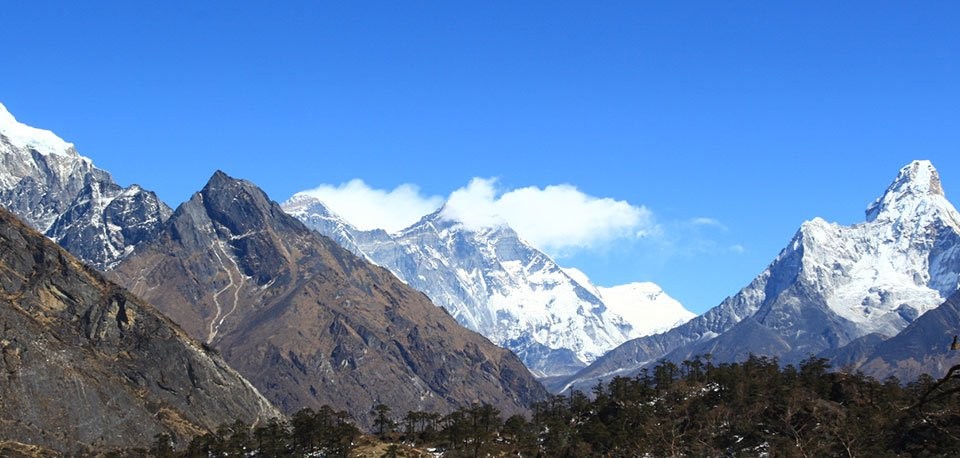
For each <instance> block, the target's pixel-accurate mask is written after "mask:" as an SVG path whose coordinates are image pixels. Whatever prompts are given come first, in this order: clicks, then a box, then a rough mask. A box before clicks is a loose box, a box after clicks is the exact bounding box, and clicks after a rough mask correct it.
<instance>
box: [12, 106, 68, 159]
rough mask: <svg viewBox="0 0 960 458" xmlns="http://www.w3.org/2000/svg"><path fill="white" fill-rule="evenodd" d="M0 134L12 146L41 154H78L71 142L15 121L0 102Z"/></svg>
mask: <svg viewBox="0 0 960 458" xmlns="http://www.w3.org/2000/svg"><path fill="white" fill-rule="evenodd" d="M0 135H3V136H4V137H6V138H7V141H9V142H10V143H11V144H12V145H14V146H17V147H20V148H24V149H27V150H33V151H36V152H38V153H40V154H42V155H48V154H59V155H64V156H78V153H77V150H76V149H75V148H74V147H73V143H68V142H65V141H63V139H61V138H60V137H58V136H57V135H56V134H54V133H53V132H50V131H49V130H44V129H37V128H35V127H30V126H28V125H26V124H23V123H21V122H20V121H17V118H15V117H14V116H13V114H11V113H10V112H9V111H7V107H5V106H4V105H3V104H2V103H0Z"/></svg>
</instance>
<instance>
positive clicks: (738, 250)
mask: <svg viewBox="0 0 960 458" xmlns="http://www.w3.org/2000/svg"><path fill="white" fill-rule="evenodd" d="M730 251H732V252H734V253H737V254H743V253H745V252H746V251H747V248H746V247H745V246H743V245H740V244H739V243H738V244H734V245H730Z"/></svg>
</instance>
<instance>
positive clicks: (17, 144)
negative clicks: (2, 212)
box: [0, 104, 171, 270]
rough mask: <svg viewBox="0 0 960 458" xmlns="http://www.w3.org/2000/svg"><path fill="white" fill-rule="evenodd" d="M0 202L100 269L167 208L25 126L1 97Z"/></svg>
mask: <svg viewBox="0 0 960 458" xmlns="http://www.w3.org/2000/svg"><path fill="white" fill-rule="evenodd" d="M0 166H2V167H0V205H2V206H4V207H6V208H7V209H8V210H10V211H12V212H13V213H15V214H17V215H18V216H20V217H21V218H23V219H24V220H25V221H26V222H27V223H28V224H30V225H31V226H33V228H34V229H37V230H39V231H41V232H43V233H44V234H45V235H47V236H48V237H50V238H52V239H53V240H55V241H56V242H57V243H59V244H60V245H61V246H63V247H64V248H66V249H67V251H70V252H71V253H73V254H74V255H76V256H77V257H79V258H80V259H81V260H82V261H84V262H86V263H88V264H90V265H92V266H94V267H96V268H98V269H100V270H107V269H109V268H111V267H113V266H115V265H116V264H117V263H118V262H119V261H120V260H121V259H123V258H124V257H125V256H127V255H129V254H130V252H131V251H132V250H133V247H134V246H136V245H137V244H138V243H141V242H143V241H146V240H149V239H150V238H151V237H153V236H154V235H155V234H156V233H158V232H159V229H160V227H161V226H162V224H163V222H164V221H165V220H166V218H168V217H169V216H170V213H171V210H170V208H169V207H167V206H166V204H164V203H163V202H161V201H160V199H159V198H157V196H156V194H154V193H152V192H150V191H147V190H144V189H142V188H141V187H139V186H137V185H133V186H129V187H127V188H122V187H120V186H119V185H117V184H116V183H115V182H114V181H113V179H112V178H111V176H110V174H109V173H107V172H106V171H104V170H101V169H98V168H96V167H95V166H94V165H93V162H92V161H91V160H90V159H89V158H86V157H84V156H81V155H80V154H79V153H78V152H77V150H76V148H74V146H73V144H71V143H67V142H65V141H63V140H62V139H60V138H59V137H57V136H56V135H55V134H54V133H52V132H50V131H47V130H41V129H36V128H33V127H30V126H27V125H25V124H23V123H20V122H19V121H17V120H16V118H14V116H13V115H12V114H10V112H9V111H7V109H6V107H4V106H3V105H2V104H0Z"/></svg>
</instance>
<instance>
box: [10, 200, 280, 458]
mask: <svg viewBox="0 0 960 458" xmlns="http://www.w3.org/2000/svg"><path fill="white" fill-rule="evenodd" d="M279 415H280V412H279V411H278V410H276V409H275V408H274V407H273V406H271V405H270V403H269V402H268V401H267V400H266V399H265V398H263V397H262V396H260V395H259V393H258V392H257V391H256V390H255V389H254V388H253V387H252V386H251V385H250V384H249V383H248V382H247V381H246V380H244V379H243V378H242V377H241V376H240V375H239V374H237V372H235V371H234V370H232V369H230V368H229V367H228V366H227V364H226V363H225V362H224V361H223V360H222V359H221V358H220V357H219V356H217V355H213V354H210V353H208V352H205V351H203V350H202V349H201V348H200V344H198V343H197V342H196V341H194V340H192V339H190V338H189V337H187V335H186V334H185V333H184V332H183V331H182V330H181V329H180V328H179V327H177V326H176V325H175V324H173V322H171V321H170V320H169V319H167V318H165V317H163V316H162V315H160V314H159V313H158V312H157V311H156V310H155V309H154V308H153V307H152V306H150V305H148V304H146V303H144V302H143V301H142V300H141V299H138V298H136V297H134V296H133V295H132V294H130V293H129V292H127V291H126V290H124V289H122V288H121V287H119V286H117V285H115V284H113V283H110V282H108V281H106V280H105V279H104V278H103V277H102V276H101V275H100V274H99V273H97V272H95V271H93V270H92V269H90V268H88V267H86V266H84V265H83V264H81V263H80V261H78V260H77V259H75V258H74V257H73V256H71V255H70V254H68V253H67V252H66V251H64V250H62V249H61V248H59V247H58V246H56V245H55V244H54V243H53V242H51V241H50V240H48V239H47V238H45V237H44V236H42V235H41V234H40V233H38V232H36V231H35V230H33V229H31V228H29V227H27V225H26V224H24V223H22V222H20V221H19V220H18V219H17V218H16V217H15V216H13V215H12V214H10V213H9V212H7V211H6V210H3V209H0V438H3V439H4V440H12V441H15V442H19V443H24V444H35V445H38V446H43V447H48V448H50V449H54V450H60V451H63V452H76V451H81V450H84V449H85V447H88V446H92V447H94V448H97V449H111V448H120V447H130V446H142V445H144V444H148V443H150V442H151V441H152V440H153V437H154V435H156V434H159V433H167V434H171V435H172V436H174V437H175V438H178V439H179V440H180V441H181V443H182V441H184V440H187V439H188V438H189V437H190V436H192V435H194V434H197V433H202V432H206V431H208V430H213V429H215V428H216V427H217V426H219V425H220V424H222V423H226V422H233V421H235V420H242V421H244V422H249V423H255V422H258V421H266V420H267V419H269V418H271V417H275V416H279Z"/></svg>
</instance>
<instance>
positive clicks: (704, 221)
mask: <svg viewBox="0 0 960 458" xmlns="http://www.w3.org/2000/svg"><path fill="white" fill-rule="evenodd" d="M690 222H691V223H693V225H694V226H712V227H716V228H719V229H721V230H724V231H725V230H727V226H726V225H725V224H723V223H721V222H720V220H717V219H715V218H707V217H703V216H701V217H699V218H694V219H692V220H691V221H690Z"/></svg>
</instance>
